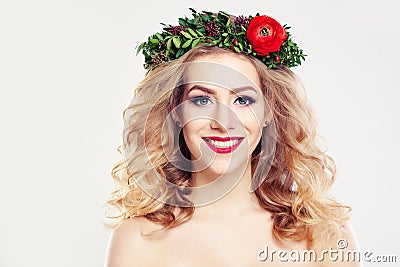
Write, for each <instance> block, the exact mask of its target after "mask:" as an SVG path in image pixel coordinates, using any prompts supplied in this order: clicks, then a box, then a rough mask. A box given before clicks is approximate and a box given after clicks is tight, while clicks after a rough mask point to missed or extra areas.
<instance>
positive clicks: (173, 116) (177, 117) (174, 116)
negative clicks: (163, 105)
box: [171, 109, 180, 123]
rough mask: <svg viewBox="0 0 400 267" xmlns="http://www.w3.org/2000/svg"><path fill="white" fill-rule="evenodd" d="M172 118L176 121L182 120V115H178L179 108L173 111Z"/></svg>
mask: <svg viewBox="0 0 400 267" xmlns="http://www.w3.org/2000/svg"><path fill="white" fill-rule="evenodd" d="M171 118H172V120H173V121H174V122H175V123H176V122H177V121H179V122H180V116H179V115H178V111H177V109H174V110H172V111H171Z"/></svg>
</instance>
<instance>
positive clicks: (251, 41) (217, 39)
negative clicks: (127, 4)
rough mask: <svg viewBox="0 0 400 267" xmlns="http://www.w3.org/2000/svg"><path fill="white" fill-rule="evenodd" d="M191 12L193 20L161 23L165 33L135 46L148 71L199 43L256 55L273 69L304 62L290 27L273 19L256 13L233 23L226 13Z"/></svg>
mask: <svg viewBox="0 0 400 267" xmlns="http://www.w3.org/2000/svg"><path fill="white" fill-rule="evenodd" d="M189 9H190V10H191V11H192V15H193V18H192V19H188V18H187V17H185V18H179V25H177V26H171V25H167V24H164V23H161V25H163V26H164V28H163V31H162V32H157V33H155V34H153V35H151V36H149V37H148V40H147V42H142V43H141V44H139V45H138V46H136V49H137V53H136V55H137V54H138V53H139V52H140V51H142V53H143V55H144V57H145V63H144V68H145V69H151V68H153V67H155V66H157V65H158V64H160V63H162V62H166V61H171V60H174V59H176V58H179V57H180V56H182V55H184V54H185V53H186V52H187V51H189V50H190V49H192V48H194V47H195V46H196V45H198V44H200V43H201V44H205V45H208V46H218V47H222V48H228V49H231V50H232V51H235V52H237V53H244V54H246V55H251V56H254V57H256V58H258V59H260V60H261V61H262V62H264V64H265V65H267V67H268V68H270V69H274V68H277V67H279V65H285V66H287V67H295V66H297V65H301V60H304V59H305V56H306V55H305V54H304V53H303V50H302V49H300V48H299V47H298V46H297V44H296V43H294V42H293V41H292V39H291V35H290V33H289V32H288V31H287V30H288V29H290V27H288V26H286V25H283V26H281V25H280V24H279V23H278V22H277V21H276V20H275V19H273V18H271V17H268V16H264V15H263V16H260V15H259V13H257V14H256V16H255V17H252V16H248V17H245V16H242V15H241V16H238V17H236V18H235V19H234V21H232V20H231V16H230V15H229V14H228V13H226V12H224V11H220V12H218V14H214V13H212V12H208V11H202V13H198V12H197V11H196V10H194V9H193V8H189Z"/></svg>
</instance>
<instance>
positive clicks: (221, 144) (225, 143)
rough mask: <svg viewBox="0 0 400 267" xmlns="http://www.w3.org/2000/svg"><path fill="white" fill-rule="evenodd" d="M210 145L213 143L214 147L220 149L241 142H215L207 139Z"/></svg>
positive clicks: (236, 140)
mask: <svg viewBox="0 0 400 267" xmlns="http://www.w3.org/2000/svg"><path fill="white" fill-rule="evenodd" d="M207 141H208V142H209V143H211V144H212V145H213V146H216V147H219V148H227V147H231V146H234V145H236V144H237V143H238V142H239V140H238V139H235V140H229V141H214V140H211V139H207Z"/></svg>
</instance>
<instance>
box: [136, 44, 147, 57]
mask: <svg viewBox="0 0 400 267" xmlns="http://www.w3.org/2000/svg"><path fill="white" fill-rule="evenodd" d="M144 44H145V43H141V44H139V45H138V46H136V49H137V51H136V55H138V54H139V52H140V51H141V50H142V49H143V46H144Z"/></svg>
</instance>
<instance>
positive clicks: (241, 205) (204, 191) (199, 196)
mask: <svg viewBox="0 0 400 267" xmlns="http://www.w3.org/2000/svg"><path fill="white" fill-rule="evenodd" d="M238 173H243V175H241V176H240V175H238ZM238 176H240V177H238ZM206 177H208V178H206ZM209 177H210V175H206V173H203V172H199V173H194V174H193V175H192V179H193V182H194V185H195V186H197V187H196V189H195V190H194V192H193V194H192V197H193V202H194V204H195V205H196V212H195V213H196V214H197V215H198V216H202V215H207V216H210V215H212V216H215V217H221V216H223V217H224V218H226V217H232V218H233V217H237V216H243V213H244V212H248V211H252V210H260V209H261V208H260V206H259V204H258V201H257V197H256V196H255V194H254V192H249V186H250V182H251V178H252V175H251V163H250V162H249V164H247V166H246V168H245V170H242V171H241V172H240V170H238V171H234V172H231V173H229V174H224V175H223V176H221V177H219V178H217V179H216V180H214V181H212V182H211V183H207V182H209V180H210V179H209Z"/></svg>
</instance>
